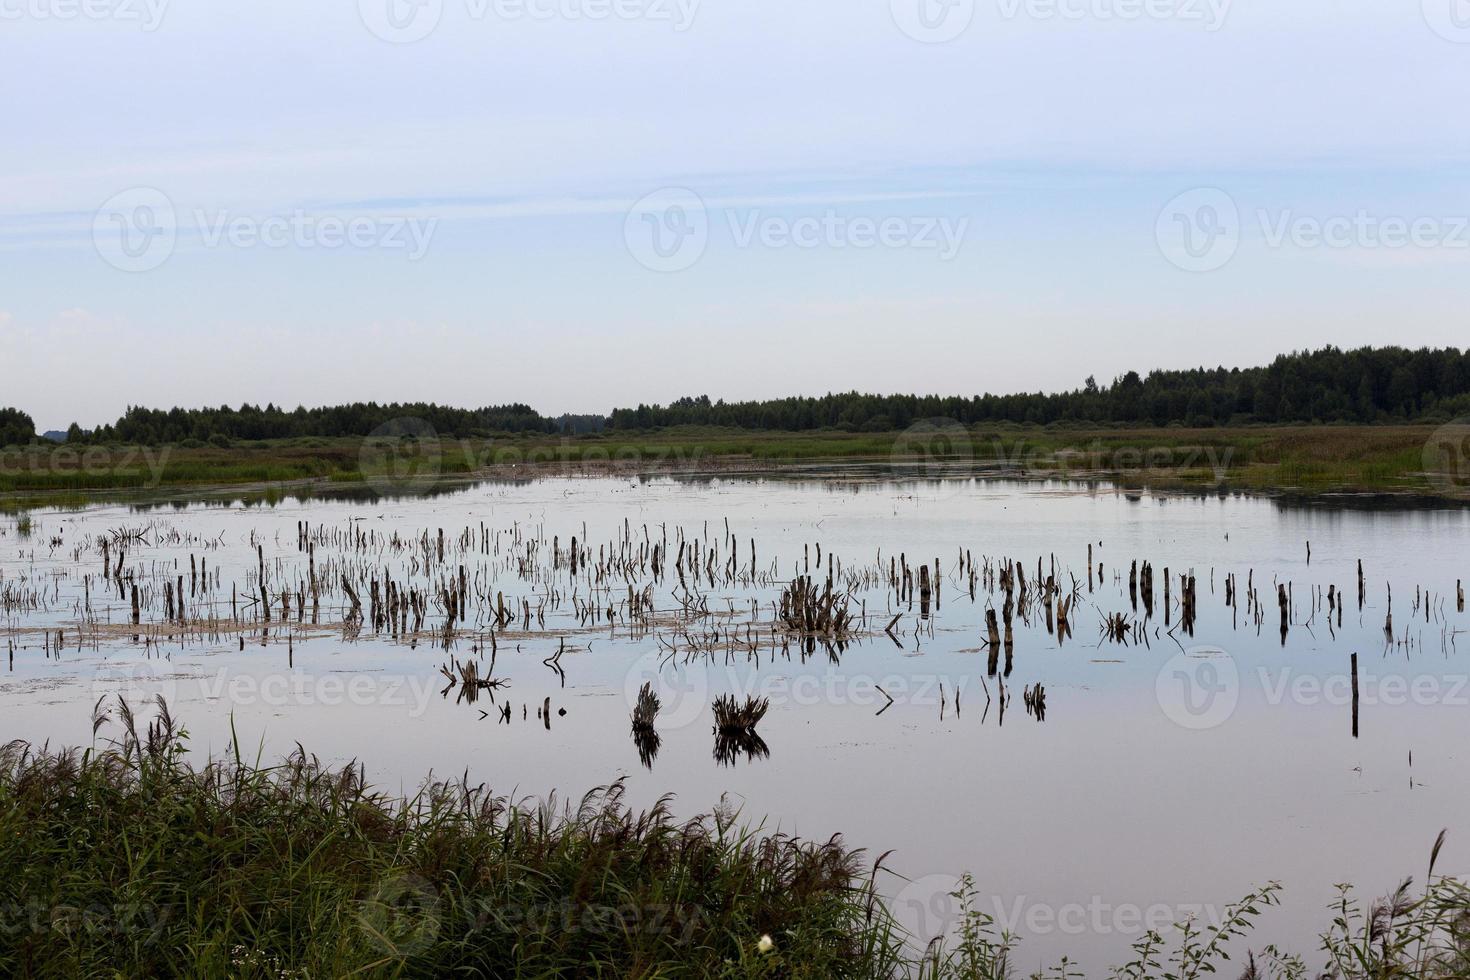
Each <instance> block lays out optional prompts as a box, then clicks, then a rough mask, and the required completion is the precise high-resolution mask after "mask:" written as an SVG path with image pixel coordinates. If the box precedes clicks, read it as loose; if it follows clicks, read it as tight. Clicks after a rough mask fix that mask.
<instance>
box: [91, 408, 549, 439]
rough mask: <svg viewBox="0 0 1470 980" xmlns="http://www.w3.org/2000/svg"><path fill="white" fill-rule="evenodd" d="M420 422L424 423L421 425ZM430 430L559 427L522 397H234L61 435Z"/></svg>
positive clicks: (280, 435)
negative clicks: (280, 401) (452, 401)
mask: <svg viewBox="0 0 1470 980" xmlns="http://www.w3.org/2000/svg"><path fill="white" fill-rule="evenodd" d="M425 426H427V427H428V428H425ZM426 431H433V432H434V433H437V434H438V435H441V436H446V437H453V438H465V437H471V436H490V435H497V434H501V433H521V432H534V433H543V434H550V433H556V432H560V431H562V428H561V423H560V422H559V421H558V420H556V419H549V418H544V417H543V416H541V415H540V414H539V413H537V412H536V410H535V409H533V408H531V407H530V406H529V405H499V406H494V407H490V408H479V409H463V408H449V407H446V406H443V405H434V404H424V403H422V402H418V403H405V404H399V403H389V404H381V405H380V404H378V403H377V402H354V403H353V404H350V405H333V406H327V407H324V408H299V407H298V408H295V409H289V410H288V409H284V408H278V407H277V406H275V405H266V406H264V407H260V406H255V405H248V404H247V405H241V406H240V407H239V408H231V407H229V406H228V405H226V406H222V407H220V408H198V409H185V408H172V409H169V410H167V411H164V410H161V409H150V408H141V407H134V408H129V409H128V410H127V411H126V412H125V413H124V414H123V416H122V418H120V419H118V420H117V421H116V422H114V423H112V424H110V425H104V426H101V427H99V428H97V429H95V430H93V431H91V432H85V431H83V430H82V428H81V427H80V426H79V425H77V424H75V423H73V424H72V426H71V428H70V429H68V430H67V437H66V441H67V442H68V443H72V442H78V443H112V442H122V443H134V444H159V443H179V442H186V441H189V440H197V441H200V442H211V441H212V442H214V443H215V444H216V445H220V444H225V443H230V442H235V441H254V440H259V439H295V438H301V437H321V438H334V437H339V436H370V435H386V436H402V435H416V434H419V433H421V432H426Z"/></svg>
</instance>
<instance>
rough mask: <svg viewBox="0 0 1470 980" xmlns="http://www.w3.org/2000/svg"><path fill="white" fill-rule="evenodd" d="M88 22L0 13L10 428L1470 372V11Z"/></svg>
mask: <svg viewBox="0 0 1470 980" xmlns="http://www.w3.org/2000/svg"><path fill="white" fill-rule="evenodd" d="M87 3H88V4H89V5H90V6H87V7H83V6H82V0H0V87H3V90H4V91H5V92H6V97H5V99H4V101H3V104H0V127H3V128H0V131H3V133H4V134H5V137H4V140H3V142H0V174H3V175H4V179H3V180H0V361H3V363H4V364H5V365H6V367H7V370H6V371H5V374H4V377H5V379H6V380H5V383H4V388H3V390H0V403H13V404H17V405H19V406H21V407H23V408H25V409H27V410H28V411H30V412H31V413H32V414H33V415H34V416H35V417H36V421H37V423H38V424H39V425H41V426H43V427H60V426H64V425H65V424H66V423H68V422H70V421H72V420H73V419H75V420H77V421H80V422H82V423H83V424H84V425H91V424H95V423H97V422H100V421H104V420H108V419H111V418H112V417H115V416H116V415H117V414H118V413H119V412H120V411H121V410H122V408H123V407H124V406H125V405H126V404H128V403H146V404H151V405H171V404H175V403H179V404H185V405H199V404H219V403H222V402H229V403H238V402H240V401H242V400H247V399H248V400H251V401H260V402H264V401H275V402H277V403H285V404H291V405H294V404H296V403H308V404H320V403H328V402H337V401H342V400H347V399H359V398H360V399H369V398H372V399H377V400H380V401H383V400H406V399H425V400H437V401H440V402H446V403H453V404H460V405H479V404H485V403H500V402H505V401H525V402H529V403H530V404H532V405H534V406H536V407H537V408H539V409H541V410H542V411H546V412H561V411H605V410H607V409H610V408H612V407H613V406H615V405H626V404H633V403H636V402H638V401H640V400H644V401H666V400H668V399H671V398H674V397H677V396H679V395H682V394H691V393H708V394H710V395H711V396H713V397H726V398H743V397H766V396H777V395H786V394H793V393H820V392H823V391H827V390H831V389H847V388H854V387H855V388H861V389H867V390H877V391H923V392H945V393H951V392H957V393H971V392H978V391H984V390H990V391H1014V390H1020V389H1027V390H1034V389H1038V388H1044V389H1054V388H1062V387H1071V386H1075V385H1077V384H1079V383H1080V382H1081V380H1082V379H1083V378H1084V377H1085V376H1086V375H1088V374H1090V373H1095V374H1096V375H1098V376H1099V377H1100V378H1107V377H1110V376H1112V375H1114V374H1116V373H1118V372H1120V371H1123V370H1126V369H1128V368H1132V367H1138V368H1146V367H1150V366H1169V367H1178V366H1187V365H1194V364H1198V363H1206V364H1210V365H1214V364H1217V363H1224V364H1239V365H1248V364H1254V363H1260V362H1262V361H1264V360H1267V359H1269V357H1271V356H1272V355H1273V354H1275V353H1276V352H1278V351H1282V350H1286V349H1290V348H1293V347H1305V346H1317V345H1321V344H1324V343H1336V344H1341V345H1356V344H1365V343H1390V342H1392V343H1402V344H1409V345H1420V344H1431V345H1443V344H1456V345H1463V344H1464V343H1465V337H1466V336H1467V332H1466V329H1465V326H1464V323H1463V317H1464V313H1463V310H1464V307H1465V305H1466V304H1465V297H1466V294H1467V282H1470V278H1467V273H1470V230H1466V229H1465V228H1464V227H1463V224H1464V222H1465V221H1466V219H1467V217H1470V183H1467V176H1470V127H1467V126H1466V125H1465V124H1464V120H1465V111H1464V108H1463V102H1464V94H1465V92H1466V91H1470V0H1422V2H1421V0H1395V2H1384V0H1376V2H1372V0H1292V2H1290V3H1285V2H1280V0H1271V2H1268V0H1251V2H1245V0H1239V2H1235V3H1226V2H1225V0H989V2H985V0H975V2H974V3H973V4H969V3H968V0H956V5H955V6H952V7H948V8H947V7H945V6H944V5H943V3H941V0H805V2H803V3H800V4H791V3H790V2H789V0H784V2H777V0H740V2H738V3H735V2H732V0H701V2H698V3H695V2H694V0H581V2H580V3H579V2H578V0H422V3H423V5H422V6H418V7H415V6H412V5H409V3H408V0H361V2H358V0H323V2H319V3H314V4H310V5H303V4H300V3H290V2H282V0H253V2H251V3H249V4H238V3H224V2H219V0H210V2H205V0H168V2H165V0H87ZM389 3H393V4H395V5H397V6H395V7H394V8H389V6H388V4H389ZM150 4H151V6H150ZM587 4H590V6H588V5H587ZM920 4H928V5H931V6H929V7H928V8H927V13H928V14H929V15H930V16H929V17H928V19H927V20H926V19H924V18H923V17H921V16H920V14H921V13H924V12H925V10H924V9H921V7H920ZM308 6H309V9H304V10H303V9H301V8H302V7H308ZM528 6H529V8H530V9H531V10H533V11H534V12H535V14H536V16H532V15H531V13H529V12H528ZM83 10H86V11H88V12H89V13H83V12H82V11H83ZM599 11H603V12H606V13H607V16H604V17H596V16H594V15H595V14H597V13H598V12H599ZM390 13H393V14H395V15H396V19H394V18H390V16H389V14H390ZM69 14H75V16H70V17H69V16H68V15H69ZM946 17H948V19H946ZM394 25H398V26H397V27H395V26H394ZM926 25H928V26H926ZM430 28H432V30H430ZM375 31H376V33H375ZM425 32H427V33H425ZM420 33H423V34H424V36H423V37H421V38H420V39H418V40H410V37H412V36H414V35H417V34H420ZM950 34H953V35H955V36H954V37H953V38H952V39H951V40H948V41H947V42H945V43H928V42H930V41H934V40H936V39H937V38H938V37H941V36H947V35H950ZM379 35H386V36H388V37H389V38H390V40H385V39H384V38H383V37H381V36H379ZM395 41H397V42H407V43H394V42H395ZM668 188H682V189H687V191H688V192H692V193H693V195H694V197H693V198H688V197H679V198H678V200H679V201H681V202H684V203H687V202H688V201H690V200H693V201H694V202H697V204H698V207H699V208H700V209H701V210H700V212H699V213H698V214H695V215H693V216H692V217H693V218H695V219H696V220H697V222H698V223H697V224H696V225H688V224H687V222H688V220H689V219H690V218H691V215H690V214H689V213H688V210H689V209H687V208H686V210H685V212H679V213H677V214H671V213H670V212H668V211H667V210H666V209H665V208H664V207H663V204H664V203H666V201H667V200H668V199H669V198H668V196H667V194H660V193H659V192H662V191H664V190H665V189H668ZM1197 188H1212V189H1216V190H1212V191H1209V192H1208V196H1205V197H1201V196H1200V195H1199V194H1198V193H1196V194H1194V195H1192V196H1187V197H1184V198H1179V195H1181V194H1184V193H1186V192H1191V191H1194V190H1195V189H1197ZM140 189H142V190H140ZM1221 191H1223V192H1224V194H1225V197H1224V198H1223V200H1224V201H1226V202H1228V206H1229V208H1233V211H1234V213H1233V215H1232V214H1225V215H1223V216H1222V219H1221V220H1223V221H1224V222H1225V225H1224V226H1222V227H1224V230H1225V232H1226V234H1225V238H1224V239H1223V242H1224V244H1223V245H1222V244H1220V243H1219V242H1217V241H1216V239H1215V238H1211V237H1208V234H1209V231H1210V228H1214V227H1217V226H1216V225H1213V224H1209V222H1210V221H1211V220H1212V217H1211V216H1212V215H1214V214H1215V211H1214V210H1211V211H1210V213H1209V214H1206V213H1204V212H1203V211H1202V210H1201V208H1202V207H1203V206H1205V205H1208V206H1210V207H1211V208H1214V206H1215V204H1216V203H1217V202H1219V201H1220V200H1222V199H1221V198H1220V197H1219V192H1221ZM140 195H141V196H140ZM159 195H161V197H160V196H159ZM649 195H654V196H653V197H652V198H651V199H650V198H649ZM649 200H651V201H652V202H653V204H651V205H650V204H648V203H647V202H648V201H649ZM1176 200H1179V201H1183V202H1184V204H1183V205H1180V206H1181V207H1184V209H1185V212H1186V213H1185V217H1186V218H1187V219H1188V220H1189V221H1191V222H1196V223H1201V222H1203V224H1198V226H1197V227H1196V229H1195V230H1196V231H1197V233H1198V234H1199V235H1201V236H1206V237H1201V238H1200V239H1199V240H1198V243H1197V244H1198V249H1197V251H1196V252H1195V253H1190V252H1188V251H1187V249H1184V245H1185V244H1186V243H1184V242H1182V241H1181V240H1175V239H1171V237H1170V236H1171V234H1178V235H1182V234H1183V233H1184V231H1183V230H1184V228H1185V227H1186V226H1185V225H1178V220H1179V219H1178V216H1177V215H1175V214H1173V213H1171V211H1170V210H1169V208H1171V207H1174V206H1173V205H1170V202H1171V201H1176ZM639 201H644V202H645V204H644V205H641V206H640V205H637V202H639ZM140 208H144V209H146V210H142V211H140V210H139V209H140ZM650 208H652V209H653V210H652V211H651V212H650V211H649V209H650ZM99 209H100V211H99ZM161 209H167V213H168V214H169V215H171V216H172V218H171V220H169V219H167V217H165V218H160V217H159V212H160V210H161ZM630 209H632V211H631V215H630ZM645 212H647V213H645ZM666 218H667V219H668V223H666V222H665V219H666ZM145 219H146V220H145ZM650 219H651V220H653V222H654V224H653V225H649V224H647V221H648V220H650ZM1395 219H1402V222H1403V224H1404V225H1405V226H1406V227H1408V226H1413V227H1414V228H1415V229H1416V232H1415V234H1414V235H1412V236H1409V238H1406V240H1405V241H1403V242H1402V243H1399V242H1398V241H1397V239H1395V231H1396V229H1395V228H1394V227H1393V221H1394V220H1395ZM119 220H121V221H122V222H123V224H121V225H118V224H115V222H116V221H119ZM334 222H340V223H341V224H340V227H336V226H334ZM1334 222H1336V224H1335V225H1334ZM1385 222H1387V223H1388V224H1387V225H1385ZM130 223H131V224H130ZM232 223H234V224H233V225H232ZM351 223H355V225H353V227H355V228H356V229H357V238H356V243H355V244H351V243H345V242H344V243H335V240H334V238H333V233H334V231H335V233H336V237H337V238H343V237H344V234H343V229H345V228H347V227H348V226H349V224H351ZM1206 224H1209V227H1205V225H1206ZM236 226H238V227H236ZM1319 226H1327V227H1328V228H1333V227H1336V228H1337V230H1338V231H1339V232H1342V234H1341V235H1339V236H1336V237H1334V236H1331V235H1329V236H1328V237H1329V239H1330V241H1329V242H1327V243H1324V242H1322V241H1321V240H1320V237H1321V236H1319V235H1314V233H1313V232H1314V228H1318V229H1319ZM690 227H694V228H697V229H698V231H697V234H696V236H695V237H694V238H692V239H691V238H677V239H668V241H673V242H677V243H683V242H686V241H695V242H696V243H698V244H699V245H700V247H698V248H695V249H694V250H693V251H692V252H691V251H687V250H681V251H678V252H677V253H676V254H673V255H672V257H669V258H660V257H659V254H658V253H656V252H650V251H649V250H648V247H647V246H648V240H646V239H644V238H640V235H643V236H647V235H651V234H653V233H654V231H658V232H659V233H660V234H672V232H671V231H670V229H673V230H678V229H687V228H690ZM232 228H234V230H233V231H232V230H231V229H232ZM883 228H886V229H887V231H888V233H889V234H888V237H887V238H884V239H883V240H879V239H880V237H881V236H880V234H879V230H880V229H883ZM1176 228H1177V229H1178V230H1177V231H1175V230H1173V229H1176ZM129 229H142V231H129ZM161 229H172V230H173V234H172V236H164V237H161V238H160V237H156V236H152V233H156V232H158V231H159V230H161ZM125 231H127V232H128V233H129V234H137V235H140V236H144V237H138V238H135V239H128V240H126V241H130V242H131V243H132V245H133V247H134V248H133V253H132V254H130V253H128V252H125V251H121V250H120V249H119V245H120V243H125V240H124V239H123V238H122V237H121V236H122V235H123V234H124V232H125ZM145 233H146V234H145ZM262 235H263V236H265V237H267V238H271V237H272V236H274V235H280V236H282V237H280V238H278V239H276V238H273V239H272V240H273V241H275V242H276V244H272V245H264V244H261V242H260V241H259V239H260V237H261V236H262ZM150 236H151V237H150ZM946 236H947V237H946ZM1283 236H1284V237H1283ZM1400 237H1404V236H1400ZM324 239H325V241H324ZM1385 242H1388V243H1389V244H1385ZM1212 243H1213V244H1212ZM665 244H667V242H665ZM1205 246H1209V247H1208V248H1206V247H1205ZM420 253H421V254H420ZM1191 255H1193V257H1191ZM650 266H652V267H650ZM1191 266H1195V267H1203V268H1204V271H1190V267H1191ZM130 268H131V269H132V270H133V271H128V270H129V269H130ZM660 270H662V271H660Z"/></svg>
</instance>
